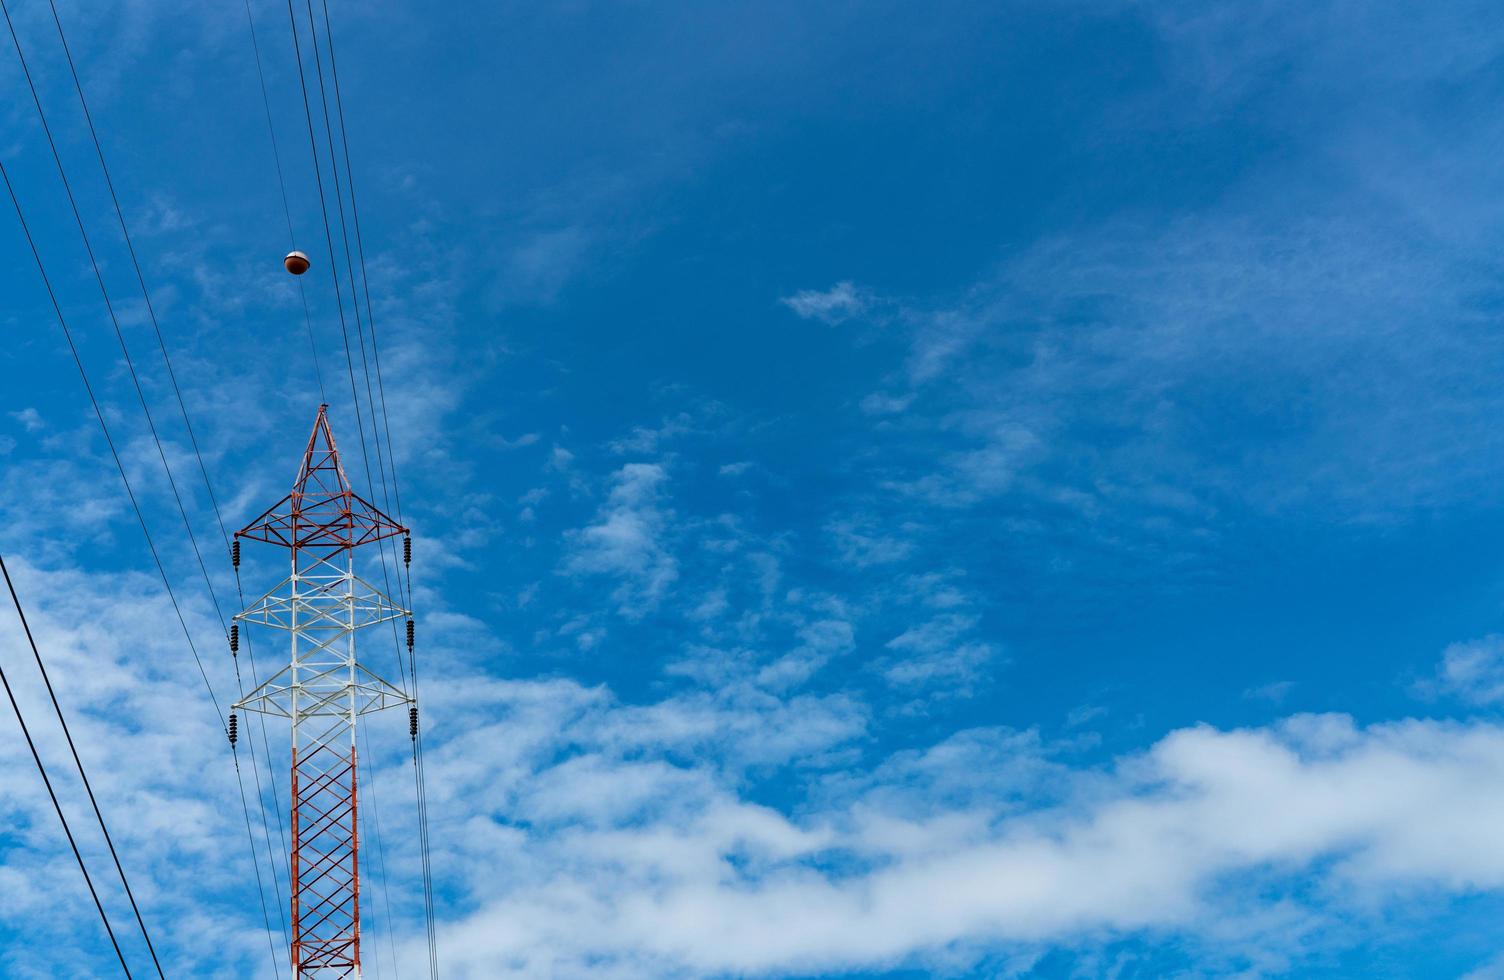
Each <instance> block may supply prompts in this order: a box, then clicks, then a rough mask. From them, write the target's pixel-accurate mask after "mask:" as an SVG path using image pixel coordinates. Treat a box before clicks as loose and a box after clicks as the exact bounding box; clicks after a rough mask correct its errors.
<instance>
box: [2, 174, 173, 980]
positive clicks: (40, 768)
mask: <svg viewBox="0 0 1504 980" xmlns="http://www.w3.org/2000/svg"><path fill="white" fill-rule="evenodd" d="M0 175H4V177H5V186H6V188H7V190H9V188H10V175H9V174H8V173H6V172H5V164H4V163H0ZM11 198H12V200H14V199H15V192H14V191H12V192H11ZM3 564H4V559H3V558H0V565H3ZM9 580H10V579H9V576H7V577H6V581H7V582H8V581H9ZM11 600H12V601H13V602H14V603H15V605H16V612H17V613H18V614H19V613H20V612H21V601H20V600H19V599H17V598H16V595H15V592H14V591H12V592H11ZM0 685H4V687H5V696H6V698H8V699H9V700H10V706H11V710H13V711H14V712H15V713H16V721H17V722H19V723H20V725H21V734H22V735H23V736H25V738H26V747H27V748H28V749H30V750H31V760H32V762H34V763H35V764H36V767H37V772H38V773H40V774H41V776H42V783H43V785H45V786H46V787H47V796H48V798H50V799H51V800H52V809H53V810H54V811H55V812H56V813H57V819H58V823H60V824H62V825H63V834H64V835H66V836H67V838H68V846H69V847H70V848H72V850H73V860H75V861H77V862H78V870H79V871H80V872H82V874H83V876H84V884H86V885H88V886H89V897H90V898H92V899H94V908H95V910H97V911H98V912H99V921H101V922H103V923H104V931H105V932H106V933H107V934H108V935H109V937H110V945H111V946H113V947H114V948H115V957H116V958H117V959H118V960H120V969H121V970H123V971H124V972H125V976H126V980H130V976H131V968H130V967H129V966H127V965H126V963H125V953H124V952H122V951H121V949H120V941H119V940H118V939H116V938H115V930H114V928H113V927H112V926H111V925H110V917H109V915H108V914H106V913H105V910H104V904H103V903H102V902H100V900H99V892H98V890H96V889H95V887H94V879H93V878H92V877H90V875H89V868H88V866H87V865H86V864H84V856H83V853H82V852H81V851H79V849H78V841H77V840H75V839H74V837H73V828H72V827H70V826H68V818H67V817H66V816H65V815H64V814H63V807H62V804H61V803H59V802H58V799H57V793H56V791H54V790H53V788H52V779H51V778H50V777H49V776H48V775H47V766H46V765H45V764H44V763H43V762H42V755H41V753H40V752H38V751H37V743H36V742H35V740H33V739H32V737H31V728H30V726H28V725H27V724H26V716H25V715H24V714H23V713H22V712H21V705H20V703H19V702H17V701H16V693H15V691H13V690H11V686H10V678H9V677H7V676H6V674H5V668H4V667H3V666H0ZM143 928H144V927H143Z"/></svg>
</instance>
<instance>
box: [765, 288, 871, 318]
mask: <svg viewBox="0 0 1504 980" xmlns="http://www.w3.org/2000/svg"><path fill="white" fill-rule="evenodd" d="M779 302H781V303H783V305H785V306H787V307H788V308H789V309H791V310H793V311H794V313H795V314H797V315H798V316H800V317H802V318H804V319H806V320H819V321H821V322H823V323H830V324H836V323H840V322H842V321H844V320H849V319H851V318H852V317H854V316H859V315H860V314H861V313H863V312H864V311H866V309H867V307H868V305H869V300H868V297H867V294H866V293H865V292H863V291H862V290H860V289H858V288H857V287H856V286H855V285H853V284H852V283H850V282H849V281H842V282H838V283H836V284H835V285H834V286H831V287H830V288H829V289H827V290H824V291H820V290H815V289H804V290H800V291H799V292H797V293H795V294H794V295H792V296H785V297H784V298H783V299H782V300H780V301H779Z"/></svg>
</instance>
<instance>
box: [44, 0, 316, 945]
mask: <svg viewBox="0 0 1504 980" xmlns="http://www.w3.org/2000/svg"><path fill="white" fill-rule="evenodd" d="M247 2H249V0H247ZM48 6H49V7H50V8H51V10H52V21H53V24H54V25H56V27H57V35H58V40H59V42H60V43H61V44H62V48H63V54H64V56H65V58H66V59H67V62H68V71H69V73H70V74H71V75H72V78H73V88H74V91H75V92H76V93H77V94H78V101H79V105H80V106H81V107H82V109H83V114H84V120H85V122H86V123H87V125H88V129H89V137H90V139H91V140H92V141H93V144H94V154H95V157H96V158H97V159H98V160H99V169H100V170H101V171H102V173H103V174H104V181H105V186H106V187H107V188H108V190H109V194H110V202H111V204H113V205H114V209H115V218H116V221H117V222H118V223H119V225H120V234H121V236H122V237H123V238H124V239H125V246H126V250H127V251H128V252H129V254H130V258H131V266H132V268H133V269H134V270H135V273H136V282H137V284H138V285H139V286H140V287H141V297H142V299H143V301H144V302H145V305H146V311H147V314H148V316H149V318H150V319H151V325H152V329H153V331H154V332H155V333H156V338H157V347H158V349H159V350H160V351H161V354H162V363H163V366H164V367H165V368H166V371H167V377H168V379H169V380H170V381H171V383H172V391H173V394H174V395H175V396H176V399H177V404H178V410H179V412H180V413H181V415H182V419H183V427H184V429H185V430H186V431H187V433H188V441H189V444H190V445H191V446H192V448H193V455H194V457H195V459H197V461H198V470H199V474H200V475H201V476H202V478H203V481H204V489H205V490H206V491H207V492H208V495H209V503H210V505H211V507H212V508H213V511H214V519H215V521H216V523H217V524H218V526H219V533H220V537H221V538H223V539H224V543H225V549H226V551H228V550H229V547H230V537H229V532H228V529H227V528H226V527H225V522H224V516H223V514H222V512H221V511H220V507H219V498H218V496H217V495H216V494H215V493H214V483H213V481H212V480H210V479H209V469H208V467H207V466H206V465H205V463H204V454H203V452H202V450H201V449H200V448H199V442H198V436H197V434H196V433H195V432H194V429H193V422H192V420H191V419H190V418H189V415H188V406H187V403H186V402H185V401H184V399H183V391H182V388H181V387H180V386H179V384H178V378H177V372H176V371H175V370H174V369H173V366H172V357H171V355H170V354H169V353H168V351H167V341H166V338H165V337H164V336H163V334H162V327H161V324H160V322H159V321H158V319H157V311H156V306H155V304H153V303H152V299H151V291H150V290H149V289H148V288H147V285H146V276H145V273H144V272H143V271H142V269H141V260H140V258H139V256H138V255H137V253H136V246H135V242H134V240H133V239H132V238H131V233H130V228H129V227H128V226H127V224H126V220H125V212H124V209H123V208H122V207H121V205H120V197H119V195H118V194H117V192H116V190H115V181H114V178H113V177H112V176H111V174H110V167H109V164H108V163H107V162H106V161H105V156H104V147H103V145H102V143H101V142H100V139H99V133H98V131H97V129H96V128H95V126H94V115H93V113H92V112H90V111H89V100H88V98H87V97H86V96H85V94H84V88H83V82H82V80H81V79H80V78H79V74H78V66H77V65H76V64H75V62H74V60H73V50H72V47H71V46H70V45H69V44H68V34H67V31H65V30H64V28H63V22H62V18H61V17H60V16H59V14H58V10H57V3H56V0H48ZM40 111H41V108H40V106H38V112H40ZM44 126H45V120H44ZM59 168H60V172H61V163H60V162H59ZM64 180H65V182H66V176H64ZM70 200H71V194H70ZM284 204H285V200H284ZM75 213H76V212H75ZM288 227H289V231H290V230H291V218H290V217H289V224H288ZM80 231H81V232H82V226H80ZM84 237H85V246H86V247H88V237H87V235H85V236H84ZM90 257H91V259H92V257H93V251H92V248H90ZM100 288H101V289H103V288H104V286H103V282H102V281H101V284H100ZM105 303H106V304H107V305H108V304H109V297H108V295H106V296H105ZM113 317H114V314H113V310H111V318H112V319H113ZM116 334H117V336H120V332H119V325H118V323H117V324H116ZM120 344H121V348H122V350H123V351H124V352H125V356H126V363H127V365H128V366H129V367H130V371H131V377H132V379H133V380H135V379H136V373H135V366H134V364H132V363H131V359H130V352H129V351H128V350H126V349H125V339H124V337H123V336H120ZM136 392H137V395H138V396H139V397H140V398H141V401H142V409H143V410H145V411H146V416H147V423H148V425H149V426H151V430H152V437H153V439H154V440H156V441H157V452H158V455H159V456H160V457H161V459H162V466H163V468H164V469H165V470H166V471H167V479H168V482H169V484H171V486H172V488H173V494H174V497H176V498H177V501H178V510H179V513H181V514H182V517H183V524H184V527H185V528H186V529H187V531H188V536H189V539H190V541H191V542H192V544H193V550H194V554H195V555H196V556H197V557H198V559H199V568H200V569H201V570H202V571H203V574H204V582H205V584H206V585H207V586H208V587H209V594H210V597H211V599H213V601H214V607H215V611H216V612H217V613H219V619H220V626H221V627H225V626H226V624H225V620H224V614H223V613H222V612H220V609H219V598H218V596H217V595H216V594H215V590H214V585H213V583H212V581H210V579H209V573H208V569H207V568H206V567H205V566H204V561H203V556H202V555H201V554H200V553H199V549H198V541H197V539H196V537H195V536H194V534H193V529H192V525H191V524H190V523H189V521H188V515H187V513H186V511H185V510H184V509H183V503H182V498H181V497H180V496H178V493H177V483H176V480H175V479H174V478H173V475H172V470H171V467H170V466H168V463H167V457H166V454H165V453H163V451H162V444H161V441H160V440H157V439H156V435H157V433H156V425H155V423H154V421H153V420H152V416H151V412H150V410H149V409H147V408H146V402H145V396H144V394H142V392H141V385H140V382H139V380H136ZM236 589H237V591H240V581H239V575H238V573H237V575H236ZM240 599H241V604H242V605H244V602H245V595H244V593H243V592H241V593H240ZM246 648H247V652H248V653H250V642H249V638H248V639H247V644H246ZM251 658H252V659H251V678H252V683H253V685H254V684H256V683H257V678H256V670H255V658H254V654H252V655H251ZM235 679H236V683H237V685H238V686H239V687H240V694H241V696H242V697H244V696H245V689H244V684H243V683H241V680H240V665H239V662H238V661H237V662H236V665H235ZM263 734H264V733H263ZM263 741H264V739H263ZM251 753H252V760H251V761H252V773H253V775H254V776H255V779H256V800H257V805H258V808H259V809H260V812H261V823H262V830H263V833H264V834H265V835H266V838H267V842H268V846H267V859H268V860H271V848H270V837H271V830H270V826H269V821H268V820H267V816H266V804H265V802H264V791H263V789H262V786H261V771H260V769H259V768H258V767H257V766H256V760H255V742H254V740H252V742H251ZM269 754H270V753H269V752H268V755H269ZM236 766H237V770H238V767H239V762H238V760H237V761H236ZM238 775H239V773H238V772H237V777H238ZM272 785H273V795H274V796H275V793H276V783H275V781H273V784H272ZM242 802H243V801H242ZM277 813H278V818H279V819H278V830H279V831H280V830H281V822H280V813H281V810H280V805H279V806H278V807H277ZM284 839H285V838H284ZM256 873H257V878H258V881H259V879H260V873H261V869H260V866H259V862H258V865H257V868H256ZM272 880H273V882H274V883H276V882H277V879H276V876H275V873H274V874H273V879H272ZM276 891H277V906H278V908H279V910H280V908H281V906H282V900H281V886H280V884H277V887H276ZM263 902H264V899H263ZM282 928H283V932H284V933H286V930H287V926H286V922H285V920H284V922H283V926H282Z"/></svg>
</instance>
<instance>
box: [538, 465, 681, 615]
mask: <svg viewBox="0 0 1504 980" xmlns="http://www.w3.org/2000/svg"><path fill="white" fill-rule="evenodd" d="M667 479H668V474H667V473H666V472H665V471H664V469H663V467H662V466H659V465H657V464H655V463H628V464H627V465H625V466H623V467H622V468H621V469H619V470H617V471H616V474H615V476H614V478H613V480H614V483H615V487H614V488H613V489H612V490H611V495H610V497H608V498H607V500H606V503H605V505H604V506H602V507H601V509H600V511H599V512H598V513H597V514H596V518H595V522H594V523H593V524H591V525H589V526H588V527H584V528H580V529H578V530H575V531H570V532H568V534H567V535H566V541H567V544H568V548H569V554H568V556H567V557H566V558H565V560H564V564H563V569H564V571H565V572H566V573H568V574H571V575H609V576H612V577H614V578H617V579H618V580H620V583H621V584H620V586H619V587H618V588H617V589H616V591H615V592H614V593H613V598H614V599H615V600H616V602H617V608H618V611H620V612H621V613H622V614H623V615H625V616H628V617H634V618H635V617H638V616H641V615H643V614H644V613H646V612H648V611H650V610H651V609H653V608H654V607H656V606H657V604H658V602H659V601H660V600H661V599H662V598H663V597H664V595H665V594H666V593H667V592H668V589H669V586H671V585H672V584H673V583H674V580H675V579H677V578H678V577H679V565H678V562H677V560H676V559H675V558H674V556H673V554H672V553H671V552H670V551H669V550H668V548H667V547H666V545H665V543H664V541H663V536H664V534H665V533H666V532H667V524H668V516H669V515H668V514H667V513H665V512H664V511H663V510H662V509H661V508H660V507H659V499H660V496H661V491H660V489H659V488H660V486H661V485H662V484H663V482H664V481H665V480H667Z"/></svg>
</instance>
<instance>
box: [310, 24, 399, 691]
mask: <svg viewBox="0 0 1504 980" xmlns="http://www.w3.org/2000/svg"><path fill="white" fill-rule="evenodd" d="M305 6H306V7H307V10H308V33H309V43H310V45H311V46H312V48H313V63H314V68H315V70H316V71H317V78H318V83H319V102H320V105H321V106H322V108H323V115H324V134H325V137H326V140H327V143H328V147H329V169H330V172H331V175H332V177H333V181H334V198H335V203H336V205H337V207H336V212H337V214H338V215H339V230H340V241H341V243H342V244H343V246H344V253H345V269H346V271H347V273H348V275H349V279H350V303H351V308H352V311H353V313H354V317H355V334H356V337H357V339H358V340H359V344H360V364H361V370H362V372H363V373H364V375H365V381H366V398H367V401H368V402H369V404H370V408H371V435H372V438H373V439H374V440H375V443H376V457H377V466H378V468H380V467H381V436H380V432H379V430H378V429H377V428H376V415H375V412H376V405H375V397H374V395H373V394H372V392H371V370H370V367H369V365H368V363H367V361H366V342H365V330H364V327H363V326H362V323H361V316H360V294H359V292H358V290H357V289H356V284H355V265H354V262H353V261H352V259H351V255H350V234H349V230H348V227H347V226H346V224H345V197H344V190H343V188H342V186H341V184H340V179H339V155H338V154H337V153H336V152H335V149H334V125H333V119H332V117H331V115H330V113H329V96H328V93H327V91H326V89H325V85H324V66H323V57H322V55H321V54H320V52H319V41H318V25H317V23H316V22H315V21H314V16H313V3H312V0H305ZM347 176H348V174H347ZM325 228H326V230H328V215H327V213H326V214H325ZM329 260H330V262H331V263H333V262H335V261H336V260H335V258H334V249H333V236H332V234H331V236H330V255H329ZM334 281H335V288H336V289H340V288H341V287H340V285H339V277H338V274H337V273H336V276H335V280H334ZM341 327H343V320H341ZM345 359H346V363H347V364H348V366H349V371H350V396H351V398H352V399H353V400H354V402H355V421H356V425H357V427H358V428H359V432H360V456H361V462H362V464H363V465H364V467H365V471H366V484H367V485H368V486H370V487H371V489H372V491H373V492H374V491H375V486H376V481H375V480H373V479H372V478H371V456H370V452H369V450H368V449H367V445H366V432H365V422H364V420H363V418H362V415H361V411H360V394H359V392H358V390H357V388H356V384H355V365H354V359H353V356H352V352H351V349H350V340H349V335H348V333H347V334H346V335H345ZM381 480H382V487H383V489H384V488H385V486H386V471H385V470H384V469H381ZM386 506H387V509H388V510H390V509H391V503H390V500H389V499H388V501H387V503H386ZM377 547H378V549H379V554H380V555H381V574H382V580H383V584H385V586H386V590H387V592H388V593H390V592H391V591H392V580H391V576H390V573H389V572H388V570H387V558H386V554H387V542H386V541H385V540H382V541H379V542H377ZM398 582H399V584H400V582H401V579H400V578H399V579H398ZM404 604H406V602H405V600H404ZM408 608H411V606H408ZM392 639H393V641H394V643H395V646H396V651H397V665H398V671H399V674H401V680H402V685H401V686H402V692H403V693H404V694H406V693H407V677H406V674H405V672H404V671H403V670H402V645H401V641H400V639H398V636H397V623H396V621H393V622H392Z"/></svg>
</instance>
